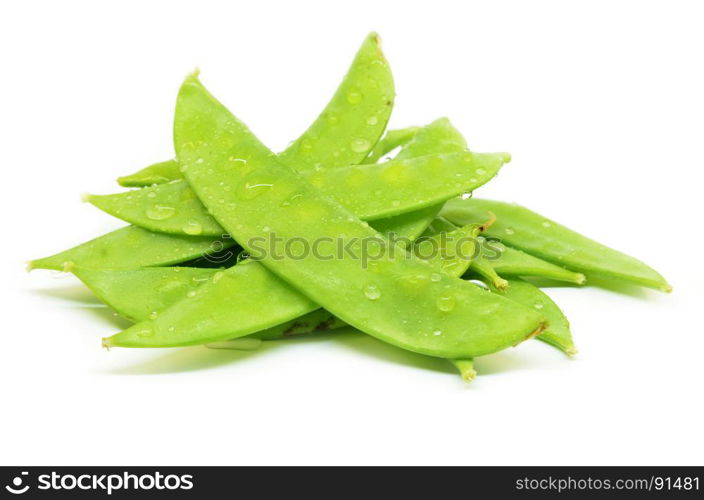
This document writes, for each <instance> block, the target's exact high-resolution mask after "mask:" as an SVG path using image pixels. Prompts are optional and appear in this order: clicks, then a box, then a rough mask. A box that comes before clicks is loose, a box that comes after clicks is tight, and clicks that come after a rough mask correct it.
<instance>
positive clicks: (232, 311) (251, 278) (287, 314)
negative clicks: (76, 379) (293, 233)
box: [73, 226, 478, 347]
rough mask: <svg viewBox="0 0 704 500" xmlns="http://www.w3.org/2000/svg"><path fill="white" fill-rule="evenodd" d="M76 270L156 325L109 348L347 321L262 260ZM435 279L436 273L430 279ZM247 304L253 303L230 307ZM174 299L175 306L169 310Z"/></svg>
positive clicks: (274, 335)
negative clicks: (224, 265) (223, 266)
mask: <svg viewBox="0 0 704 500" xmlns="http://www.w3.org/2000/svg"><path fill="white" fill-rule="evenodd" d="M477 232H478V227H477V226H469V227H467V228H461V229H458V230H457V231H456V233H455V234H454V235H450V236H449V238H448V239H449V240H454V239H457V238H458V237H459V236H464V235H465V234H468V233H469V234H476V233H477ZM433 258H434V259H435V260H436V261H437V263H435V262H431V265H433V267H435V268H436V269H438V270H440V271H441V270H442V269H443V268H445V269H446V270H450V271H451V272H454V273H456V274H462V273H463V272H464V270H465V269H466V267H462V266H466V264H465V262H466V260H464V259H458V260H459V262H458V263H457V264H456V265H454V266H450V265H445V266H443V265H442V264H443V263H445V264H447V261H448V260H452V259H454V257H452V256H450V257H448V258H443V257H442V255H441V254H439V253H438V254H435V255H434V257H433ZM73 272H74V273H75V274H76V276H78V277H79V278H80V279H81V280H82V281H83V282H84V283H85V284H86V285H87V286H88V287H89V288H90V289H91V290H93V291H94V292H95V293H96V295H97V296H98V297H99V298H100V299H101V300H102V301H103V302H105V303H106V304H108V305H109V306H110V307H112V308H113V309H114V310H115V311H117V312H118V313H119V314H121V315H122V316H124V317H126V318H128V319H131V320H133V321H145V320H148V321H147V323H146V324H151V325H154V331H155V334H154V335H149V336H145V335H143V334H142V335H139V333H140V332H144V331H147V330H148V329H147V328H146V327H145V328H143V327H136V328H135V327H133V328H130V329H127V330H125V331H123V332H121V333H118V334H116V335H114V336H113V337H111V338H110V339H106V345H109V346H121V347H169V346H179V345H197V344H205V343H210V342H215V341H220V340H227V339H230V338H236V337H238V336H243V335H249V334H254V335H255V336H256V337H258V338H262V339H267V340H273V339H278V338H285V337H288V336H292V335H300V334H304V333H310V332H312V331H320V330H324V329H332V328H338V327H340V326H344V325H345V323H344V322H343V321H342V320H339V319H338V318H335V317H334V316H332V315H331V314H330V313H329V312H327V311H325V310H322V309H319V310H317V311H314V309H317V306H316V305H315V304H313V303H311V301H309V300H307V299H306V298H305V297H304V296H302V295H300V294H297V293H292V291H291V288H290V287H288V286H287V285H285V284H282V290H281V293H280V292H279V289H278V285H275V284H274V283H275V281H272V280H273V279H275V277H274V276H273V275H272V274H271V273H268V272H267V271H266V269H265V268H264V267H263V266H261V265H260V264H259V263H257V262H246V263H241V264H239V265H237V266H235V267H233V268H230V269H227V270H222V271H221V270H214V269H197V268H179V267H173V268H163V267H160V268H143V269H135V270H93V269H81V268H76V269H73ZM441 272H442V271H441ZM446 272H447V271H446ZM436 277H437V275H436V276H433V275H431V276H430V279H431V280H433V279H436ZM223 278H227V279H223ZM196 289H197V290H196ZM270 297H275V300H274V301H273V303H272V302H271V301H270ZM179 301H180V302H179ZM240 302H241V303H243V304H246V305H247V307H239V306H238V307H224V306H223V304H227V303H231V304H233V303H237V304H240ZM173 304H176V307H170V306H171V305H173ZM282 304H283V306H282ZM439 304H440V307H441V308H442V307H446V306H447V305H448V304H449V302H448V301H447V300H445V301H440V302H439ZM311 311H313V312H311ZM204 318H207V319H205V320H204ZM142 326H144V325H142Z"/></svg>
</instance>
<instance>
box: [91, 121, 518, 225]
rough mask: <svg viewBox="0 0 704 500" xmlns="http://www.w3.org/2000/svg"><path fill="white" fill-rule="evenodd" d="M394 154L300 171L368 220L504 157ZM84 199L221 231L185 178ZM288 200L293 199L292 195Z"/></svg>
mask: <svg viewBox="0 0 704 500" xmlns="http://www.w3.org/2000/svg"><path fill="white" fill-rule="evenodd" d="M431 130H432V127H431ZM404 153H405V150H404ZM399 156H401V158H399V159H394V160H390V161H387V162H384V163H380V164H367V165H352V166H348V167H338V168H327V169H320V170H312V171H311V170H309V171H306V172H304V173H302V175H303V176H305V177H306V180H307V181H308V182H310V183H311V184H312V185H313V186H315V187H316V188H317V189H318V190H319V191H320V192H321V193H322V194H323V195H326V196H329V197H330V198H332V199H334V200H336V201H337V202H338V203H340V204H341V205H342V206H344V207H345V208H347V209H348V210H350V211H351V212H354V213H355V214H356V215H357V216H358V217H359V218H361V219H363V220H367V221H369V220H375V219H381V218H387V217H392V216H396V215H399V214H404V213H408V212H410V211H415V210H418V209H423V208H426V207H429V206H435V205H438V204H439V203H442V202H444V201H446V200H448V199H450V198H452V197H454V196H457V195H459V194H461V193H463V192H466V191H473V190H474V189H476V188H477V187H479V186H481V185H483V184H484V183H486V182H487V181H489V180H490V179H491V178H492V177H493V176H494V175H495V174H496V173H497V172H498V169H499V167H500V166H501V165H502V164H503V163H504V162H505V161H507V160H508V158H507V157H506V156H504V155H502V154H477V153H470V152H468V151H462V152H453V153H445V154H435V155H427V156H418V157H415V158H411V157H408V155H406V154H404V155H399ZM233 168H236V167H233ZM86 200H87V201H89V202H90V203H92V204H93V205H95V206H96V207H98V208H100V209H101V210H103V211H104V212H107V213H109V214H111V215H114V216H115V217H118V218H120V219H122V220H124V221H126V222H129V223H130V224H133V225H135V226H139V227H142V228H144V229H149V230H150V231H157V232H164V233H172V234H187V235H203V236H219V235H222V234H225V233H226V231H225V230H224V229H223V227H222V226H221V225H220V224H218V223H217V221H216V220H215V219H214V218H213V217H212V215H210V214H209V213H208V211H207V210H206V208H205V207H204V206H203V204H202V203H201V202H200V200H199V199H198V198H197V197H196V195H195V193H194V192H193V191H192V190H191V188H190V187H189V185H188V183H187V182H185V181H175V182H173V183H169V184H161V185H156V186H152V187H148V188H142V189H139V190H134V191H127V192H124V193H119V194H112V195H103V196H95V195H92V196H87V197H86ZM290 203H295V198H294V199H292V200H291V201H290Z"/></svg>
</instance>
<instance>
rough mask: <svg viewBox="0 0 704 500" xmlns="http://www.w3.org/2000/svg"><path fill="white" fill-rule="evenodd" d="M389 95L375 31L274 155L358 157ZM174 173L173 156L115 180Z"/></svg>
mask: <svg viewBox="0 0 704 500" xmlns="http://www.w3.org/2000/svg"><path fill="white" fill-rule="evenodd" d="M394 97H395V94H394V83H393V78H392V76H391V71H390V69H389V65H388V63H387V61H386V58H385V57H384V54H383V52H382V51H381V41H380V39H379V35H378V34H377V33H370V34H369V35H368V36H367V37H366V39H365V40H364V42H363V43H362V46H361V47H360V48H359V50H358V51H357V54H356V55H355V57H354V59H353V60H352V64H351V65H350V67H349V69H348V70H347V74H346V75H345V77H344V78H343V80H342V82H341V83H340V85H339V86H338V88H337V90H336V91H335V94H334V95H333V97H332V99H330V101H329V102H328V104H327V105H326V106H325V109H324V110H323V112H322V113H320V115H319V116H318V118H317V119H316V120H315V121H314V122H313V123H312V124H311V126H310V127H309V128H308V130H306V131H305V132H304V133H303V134H302V135H301V136H300V137H299V138H298V139H296V140H295V141H293V142H292V143H291V144H290V145H289V146H288V148H286V150H285V151H283V152H282V153H281V154H280V155H279V159H280V161H281V162H283V163H284V164H286V165H289V166H291V167H292V168H296V169H297V170H299V171H303V170H310V169H312V168H314V167H315V166H316V165H323V166H326V167H327V166H329V165H355V164H358V163H361V162H362V161H363V160H364V159H365V158H366V157H367V155H368V154H369V153H370V150H371V149H372V147H373V146H374V145H375V144H376V143H377V141H378V140H379V137H381V134H382V133H383V132H384V129H385V128H386V123H387V122H388V120H389V116H390V115H391V109H392V107H393V101H394ZM351 117H352V119H350V118H351ZM394 147H395V146H394ZM391 149H393V148H391ZM177 179H183V174H182V173H181V171H180V165H179V164H178V161H177V160H168V161H165V162H159V163H156V164H154V165H150V166H148V167H146V168H144V169H142V170H140V171H138V172H136V173H134V174H131V175H127V176H124V177H120V178H119V179H118V182H119V183H120V184H121V185H123V186H125V187H143V186H151V185H153V184H164V183H166V182H170V181H173V180H177Z"/></svg>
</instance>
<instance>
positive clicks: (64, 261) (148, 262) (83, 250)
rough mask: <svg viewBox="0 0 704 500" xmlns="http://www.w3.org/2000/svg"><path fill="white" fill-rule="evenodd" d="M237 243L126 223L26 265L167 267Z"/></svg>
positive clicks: (52, 266)
mask: <svg viewBox="0 0 704 500" xmlns="http://www.w3.org/2000/svg"><path fill="white" fill-rule="evenodd" d="M234 244H235V242H234V241H233V240H232V239H231V238H225V239H220V238H214V237H210V236H207V237H198V238H196V237H189V236H178V235H173V234H163V233H152V232H150V231H147V230H146V229H142V228H139V227H136V226H127V227H123V228H122V229H118V230H116V231H113V232H111V233H107V234H104V235H103V236H99V237H98V238H95V239H93V240H90V241H88V242H86V243H83V244H81V245H78V246H75V247H73V248H70V249H68V250H65V251H63V252H60V253H57V254H55V255H51V256H49V257H44V258H41V259H36V260H33V261H30V262H29V264H28V266H27V267H28V269H54V270H57V271H64V270H69V269H70V267H71V266H72V265H77V266H83V267H92V268H103V269H120V268H122V269H125V268H136V267H142V266H168V265H171V264H177V263H179V262H184V261H186V260H190V259H194V258H196V257H200V256H201V255H203V254H207V253H209V252H214V251H217V250H220V249H222V248H227V247H231V246H234Z"/></svg>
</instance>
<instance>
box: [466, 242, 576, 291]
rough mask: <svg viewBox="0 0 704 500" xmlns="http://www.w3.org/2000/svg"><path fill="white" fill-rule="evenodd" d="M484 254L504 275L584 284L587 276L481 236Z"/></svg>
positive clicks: (489, 263) (494, 267) (499, 272)
mask: <svg viewBox="0 0 704 500" xmlns="http://www.w3.org/2000/svg"><path fill="white" fill-rule="evenodd" d="M479 241H480V243H481V245H482V256H483V258H484V260H485V261H486V262H487V263H488V265H490V266H491V267H492V268H493V269H494V271H495V272H496V273H498V274H499V275H503V276H535V277H540V278H549V279H553V280H558V281H566V282H570V283H575V284H577V285H583V284H584V283H585V282H586V278H585V276H584V275H583V274H582V273H575V272H572V271H569V270H567V269H565V268H564V267H560V266H556V265H555V264H552V263H550V262H547V261H545V260H543V259H539V258H537V257H533V256H532V255H530V254H527V253H525V252H522V251H520V250H516V249H515V248H511V247H509V246H506V245H505V244H503V243H501V242H498V241H487V240H486V239H484V238H481V237H480V238H479Z"/></svg>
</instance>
